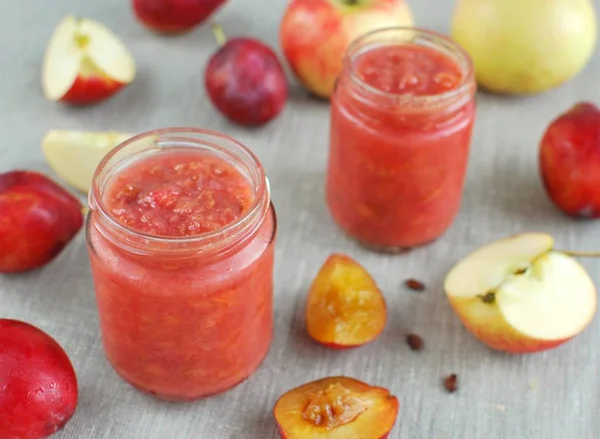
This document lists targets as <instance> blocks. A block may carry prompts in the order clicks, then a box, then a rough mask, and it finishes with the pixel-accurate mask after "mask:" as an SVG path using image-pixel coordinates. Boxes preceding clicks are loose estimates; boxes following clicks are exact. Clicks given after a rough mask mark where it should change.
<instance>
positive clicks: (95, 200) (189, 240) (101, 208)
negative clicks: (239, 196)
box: [88, 127, 270, 245]
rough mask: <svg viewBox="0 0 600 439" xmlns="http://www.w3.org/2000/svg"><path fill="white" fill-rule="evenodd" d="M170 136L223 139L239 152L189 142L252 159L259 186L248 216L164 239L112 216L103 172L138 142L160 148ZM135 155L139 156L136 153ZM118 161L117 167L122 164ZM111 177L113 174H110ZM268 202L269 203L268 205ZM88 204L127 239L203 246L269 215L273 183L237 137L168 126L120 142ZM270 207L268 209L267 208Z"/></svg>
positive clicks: (98, 173) (199, 141) (106, 160)
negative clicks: (198, 231) (103, 184)
mask: <svg viewBox="0 0 600 439" xmlns="http://www.w3.org/2000/svg"><path fill="white" fill-rule="evenodd" d="M166 135H195V136H204V137H206V138H208V139H215V140H222V141H225V142H227V143H229V144H231V145H232V146H234V148H235V149H237V151H236V152H235V153H231V152H227V150H226V149H225V148H222V147H219V146H217V145H215V144H211V143H210V142H207V141H206V140H204V141H203V140H202V139H199V138H198V139H194V138H189V139H186V140H187V141H189V142H194V143H197V144H200V145H203V146H206V147H209V148H210V149H212V150H215V151H219V152H221V153H226V154H227V155H229V156H236V157H241V156H242V155H245V156H246V158H247V159H249V161H250V163H251V165H252V166H253V167H254V169H253V170H254V171H255V175H254V176H253V179H252V183H253V184H254V186H255V187H256V193H255V197H254V200H253V202H252V204H251V206H250V208H249V209H248V210H247V211H246V212H244V214H242V215H240V216H239V217H238V218H236V219H235V220H233V221H232V222H230V223H228V224H226V225H225V226H223V227H219V228H217V229H215V230H210V231H207V232H203V233H198V234H194V235H183V236H161V235H155V234H151V233H146V232H141V231H139V230H137V229H135V228H133V227H130V226H128V225H125V224H123V223H121V222H119V221H118V220H117V219H116V218H115V217H114V215H112V214H111V212H110V210H109V209H108V207H107V206H106V203H105V201H104V199H103V197H102V188H101V187H100V185H99V180H100V176H101V173H102V172H103V170H104V169H105V168H106V166H108V165H109V163H110V162H111V160H113V158H114V157H115V156H116V155H117V154H119V153H120V152H122V151H123V150H125V149H126V148H128V147H130V146H132V145H134V144H135V143H136V142H139V141H141V140H144V139H152V138H153V137H155V139H154V140H153V144H154V145H157V144H158V143H159V142H160V137H161V136H166ZM164 142H165V143H173V141H171V142H169V140H168V139H167V140H165V141H164ZM134 154H135V153H134ZM120 162H121V161H120V160H118V161H117V162H116V164H118V163H120ZM108 175H109V176H110V175H111V172H110V171H109V173H108ZM265 200H266V202H265ZM88 203H89V206H90V210H91V211H95V210H97V211H98V212H99V213H100V214H101V215H102V217H103V218H104V219H105V220H107V221H108V223H109V224H110V226H111V227H112V228H114V229H115V230H117V231H118V232H120V233H124V234H125V235H126V236H132V237H134V238H135V239H136V240H139V239H143V240H146V241H149V242H152V243H156V244H168V243H177V244H182V245H188V244H189V245H194V244H198V245H200V244H202V243H204V242H207V241H211V240H214V239H215V238H218V237H220V236H224V235H229V234H231V232H232V231H234V230H236V229H238V228H240V227H243V225H244V223H249V222H251V219H252V218H254V217H256V216H258V215H259V214H260V213H261V211H263V210H264V212H263V214H266V212H267V211H268V208H269V205H270V186H269V181H268V179H267V177H266V174H265V171H264V168H263V166H262V164H261V163H260V161H259V159H258V157H257V156H256V155H255V154H254V152H252V151H251V150H250V149H249V148H248V147H247V146H245V145H244V144H242V143H241V142H239V141H237V140H235V139H234V138H233V137H230V136H228V135H226V134H222V133H220V132H217V131H213V130H207V129H200V128H192V127H168V128H161V129H156V130H151V131H146V132H143V133H140V134H137V135H136V136H133V137H131V138H129V139H127V140H126V141H124V142H122V143H120V144H119V145H118V146H116V147H115V148H113V149H112V150H111V151H110V152H109V153H108V154H107V155H105V156H104V157H103V159H102V160H101V161H100V163H99V164H98V166H97V168H96V170H95V171H94V174H93V177H92V186H91V190H90V192H89V196H88ZM265 206H266V207H265Z"/></svg>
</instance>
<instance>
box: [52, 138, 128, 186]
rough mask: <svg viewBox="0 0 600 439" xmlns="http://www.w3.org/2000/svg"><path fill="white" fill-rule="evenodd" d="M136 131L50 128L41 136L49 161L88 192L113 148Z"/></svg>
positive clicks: (64, 176)
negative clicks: (126, 132) (62, 129)
mask: <svg viewBox="0 0 600 439" xmlns="http://www.w3.org/2000/svg"><path fill="white" fill-rule="evenodd" d="M133 136H134V135H133V134H125V133H117V132H113V131H110V132H91V131H61V130H51V131H48V133H47V134H46V136H44V139H43V140H42V151H43V152H44V155H45V157H46V161H47V162H48V164H49V165H50V167H51V168H52V170H53V171H54V172H56V174H57V175H58V176H59V177H60V178H62V179H63V180H64V181H65V182H67V183H68V184H69V185H71V186H73V187H74V188H76V189H78V190H80V191H82V192H88V191H89V189H90V185H91V182H92V177H93V175H94V171H95V170H96V168H97V167H98V164H99V163H100V161H101V160H102V159H103V158H104V156H105V155H106V154H108V152H109V151H110V150H112V149H113V148H114V147H116V146H117V145H119V144H121V143H123V142H124V141H126V140H128V139H130V138H131V137H133Z"/></svg>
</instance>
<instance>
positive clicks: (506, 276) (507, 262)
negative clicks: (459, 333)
mask: <svg viewBox="0 0 600 439" xmlns="http://www.w3.org/2000/svg"><path fill="white" fill-rule="evenodd" d="M553 247H554V239H553V238H552V236H550V235H547V234H545V233H524V234H520V235H515V236H511V237H508V238H503V239H500V240H497V241H494V242H492V243H490V244H488V245H485V246H483V247H481V248H479V249H477V250H475V251H474V252H473V253H471V254H469V255H468V256H467V257H465V258H464V259H462V260H461V261H460V262H458V263H457V264H456V265H455V266H454V267H453V268H452V269H451V270H450V272H449V273H448V275H447V276H446V280H445V283H444V289H445V291H446V295H447V296H448V299H449V301H450V304H451V305H452V308H453V309H454V311H455V312H456V314H457V315H458V317H459V318H460V320H461V321H462V322H463V324H464V325H465V326H466V327H467V329H469V330H470V331H471V332H472V333H473V334H474V335H475V337H477V338H478V339H479V340H480V341H481V342H483V343H485V344H486V345H488V346H489V347H491V348H493V349H497V350H500V351H506V352H510V353H515V354H516V353H530V352H538V351H543V350H546V349H551V348H554V347H556V346H558V345H560V344H562V343H564V342H566V341H567V340H569V339H571V338H572V337H574V336H575V335H577V334H579V333H580V332H581V331H583V330H584V329H585V328H586V326H588V324H589V323H590V322H591V321H592V319H593V317H594V314H595V312H596V301H597V299H596V288H595V286H594V284H593V282H592V280H591V279H590V277H589V276H588V274H587V272H586V271H585V269H584V268H583V267H582V266H581V265H580V264H579V262H578V261H577V260H575V259H574V258H573V257H571V256H570V255H568V254H566V253H565V252H560V251H557V250H554V249H553Z"/></svg>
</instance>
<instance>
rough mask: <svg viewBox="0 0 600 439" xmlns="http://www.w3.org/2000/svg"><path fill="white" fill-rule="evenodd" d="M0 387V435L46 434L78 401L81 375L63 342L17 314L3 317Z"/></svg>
mask: <svg viewBox="0 0 600 439" xmlns="http://www.w3.org/2000/svg"><path fill="white" fill-rule="evenodd" d="M0 388H2V389H3V391H2V392H0V438H19V439H41V438H46V437H48V436H50V435H52V434H54V433H56V432H57V431H59V430H61V429H62V428H63V427H64V426H65V425H66V424H67V422H68V421H69V420H70V419H71V417H72V416H73V414H74V413H75V409H76V407H77V400H78V384H77V376H76V374H75V370H74V369H73V365H72V364H71V361H70V360H69V357H68V356H67V354H66V353H65V351H64V350H63V348H62V347H61V346H60V345H59V344H58V343H57V342H56V341H55V340H54V339H53V338H52V337H50V336H49V335H47V334H46V333H44V332H43V331H41V330H40V329H38V328H36V327H34V326H32V325H30V324H28V323H25V322H21V321H18V320H10V319H0Z"/></svg>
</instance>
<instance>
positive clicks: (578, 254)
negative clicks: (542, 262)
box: [561, 250, 600, 258]
mask: <svg viewBox="0 0 600 439" xmlns="http://www.w3.org/2000/svg"><path fill="white" fill-rule="evenodd" d="M561 253H564V254H565V255H567V256H573V257H574V258H600V252H579V251H571V250H569V251H564V250H562V251H561Z"/></svg>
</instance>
